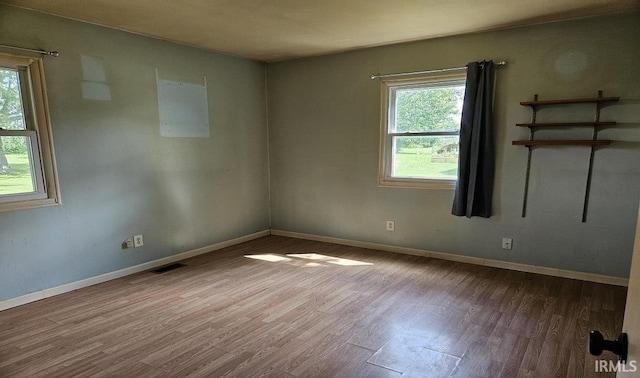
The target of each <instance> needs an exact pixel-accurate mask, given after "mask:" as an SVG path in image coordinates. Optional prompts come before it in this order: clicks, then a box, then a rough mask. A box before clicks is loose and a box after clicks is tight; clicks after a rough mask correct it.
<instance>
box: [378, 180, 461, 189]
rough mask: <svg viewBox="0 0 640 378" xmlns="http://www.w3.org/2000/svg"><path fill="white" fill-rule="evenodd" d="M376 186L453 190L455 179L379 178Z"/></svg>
mask: <svg viewBox="0 0 640 378" xmlns="http://www.w3.org/2000/svg"><path fill="white" fill-rule="evenodd" d="M378 186H379V187H382V188H400V189H435V190H455V189H456V180H433V179H432V180H429V179H400V178H394V179H380V180H378Z"/></svg>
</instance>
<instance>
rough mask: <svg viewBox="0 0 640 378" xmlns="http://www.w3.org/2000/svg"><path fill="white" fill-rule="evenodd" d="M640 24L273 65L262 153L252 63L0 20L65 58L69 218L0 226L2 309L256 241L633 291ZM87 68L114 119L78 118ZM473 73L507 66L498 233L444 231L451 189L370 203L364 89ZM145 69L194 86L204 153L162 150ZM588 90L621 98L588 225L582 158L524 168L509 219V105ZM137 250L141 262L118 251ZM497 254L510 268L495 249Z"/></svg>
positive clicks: (481, 225)
mask: <svg viewBox="0 0 640 378" xmlns="http://www.w3.org/2000/svg"><path fill="white" fill-rule="evenodd" d="M639 21H640V15H639V14H637V13H636V14H627V15H620V16H613V17H604V18H595V19H586V20H579V21H572V22H563V23H556V24H547V25H540V26H535V27H527V28H518V29H511V30H504V31H499V32H488V33H480V34H474V35H465V36H457V37H450V38H442V39H436V40H430V41H423V42H416V43H408V44H399V45H393V46H387V47H380V48H373V49H366V50H360V51H355V52H349V53H343V54H336V55H331V56H324V57H317V58H309V59H300V60H293V61H287V62H281V63H275V64H269V65H267V83H268V110H269V126H268V129H269V132H268V134H267V119H266V113H267V112H266V101H265V91H266V86H267V85H266V84H267V83H265V76H264V73H265V65H264V64H262V63H258V62H253V61H250V60H246V59H240V58H234V57H229V56H225V55H221V54H215V53H210V52H205V51H201V50H197V49H193V48H189V47H185V46H180V45H176V44H172V43H168V42H163V41H159V40H154V39H150V38H145V37H141V36H136V35H132V34H128V33H124V32H119V31H114V30H110V29H106V28H101V27H97V26H92V25H88V24H84V23H79V22H74V21H69V20H65V19H62V18H57V17H52V16H47V15H43V14H39V13H35V12H30V11H25V10H20V9H17V8H13V7H7V6H0V43H3V44H9V45H16V46H32V47H41V48H46V49H55V50H59V51H60V53H61V56H60V57H59V58H47V59H46V60H45V71H46V77H47V84H48V93H49V105H50V108H51V119H52V128H53V137H54V142H55V148H56V159H57V163H58V170H59V178H60V187H61V193H62V200H63V205H62V206H57V207H49V208H40V209H33V210H22V211H13V212H3V213H0V283H1V285H0V300H4V299H9V298H14V297H18V296H20V295H24V294H28V293H31V292H35V291H38V290H42V289H46V288H51V287H55V286H58V285H62V284H66V283H70V282H75V281H79V280H82V279H85V278H90V277H94V276H97V275H100V274H104V273H108V272H112V271H115V270H119V269H123V268H127V267H130V266H134V265H137V264H140V263H144V262H147V261H152V260H157V259H160V258H163V257H167V256H170V255H174V254H177V253H180V252H184V251H188V250H191V249H194V248H199V247H203V246H207V245H210V244H214V243H216V242H220V241H225V240H229V239H232V238H235V237H238V236H243V235H247V234H251V233H254V232H256V231H261V230H264V229H268V228H269V227H271V228H273V229H280V230H288V231H297V232H305V233H311V234H317V235H326V236H333V237H341V238H348V239H354V240H360V241H369V242H376V243H383V244H390V245H397V246H406V247H413V248H421V249H427V250H433V251H438V252H447V253H453V254H459V255H467V256H476V257H483V258H490V259H498V260H505V261H513V262H519V263H525V264H534V265H541V266H546V267H554V268H562V269H570V270H576V271H584V272H593V273H602V274H607V275H613V276H621V277H626V276H627V275H628V270H629V269H628V266H629V261H630V256H631V251H632V243H633V231H634V225H635V216H636V212H637V206H638V199H639V196H640V191H639V190H638V188H640V165H639V164H638V162H639V161H640V148H638V147H639V145H640V75H639V74H638V73H637V70H635V69H634V68H633V66H634V64H635V63H637V62H639V61H640V49H638V47H637V42H638V41H640V29H638V28H637V25H638V24H639ZM81 55H89V56H93V57H98V58H100V59H101V60H102V62H104V65H105V69H106V74H107V84H108V85H109V87H110V90H111V101H95V100H86V99H83V97H82V92H81V84H82V80H83V76H82V67H81ZM480 59H497V60H502V59H505V60H508V61H509V65H508V67H506V68H504V69H501V70H500V71H499V73H498V85H497V93H496V124H497V135H496V137H497V141H498V151H497V152H498V161H497V179H496V188H495V196H494V198H495V206H494V210H495V216H494V217H492V218H490V219H478V218H472V219H466V218H458V217H454V216H452V215H450V208H451V201H452V197H453V192H452V191H449V190H411V189H390V188H379V187H378V186H377V184H376V177H377V169H378V168H377V167H378V138H379V113H380V105H379V100H380V94H379V83H378V82H376V81H371V80H370V79H369V76H370V75H371V74H372V73H388V72H401V71H412V70H422V69H427V68H440V67H451V66H459V65H463V64H465V63H466V62H468V61H472V60H480ZM156 69H158V70H159V71H160V73H161V75H163V77H164V78H169V79H173V80H177V81H185V82H195V83H197V82H198V81H199V80H201V78H202V76H205V75H206V76H207V81H208V91H209V98H208V101H209V117H210V127H211V137H210V138H208V139H198V138H195V139H194V138H162V137H160V133H159V125H158V104H157V92H156V77H155V70H156ZM598 89H601V90H604V91H605V95H616V96H621V97H622V99H623V100H622V101H620V102H619V103H618V104H616V105H613V106H610V107H608V108H606V109H605V110H604V111H603V119H604V120H616V121H618V122H621V124H620V125H619V126H618V127H615V128H610V129H607V130H604V131H602V133H601V135H602V137H606V138H610V139H613V140H617V141H620V142H616V143H615V144H614V145H612V146H610V147H608V148H605V149H602V150H599V151H598V152H597V154H596V160H595V167H594V179H593V187H592V189H593V192H592V198H591V207H590V213H589V219H588V222H587V223H581V222H580V215H581V214H580V212H581V206H582V204H581V201H582V195H583V191H584V180H585V175H586V164H587V160H588V151H587V150H585V149H580V148H554V149H539V150H536V151H535V155H534V163H533V166H532V184H531V192H530V207H529V214H528V216H527V217H526V218H521V217H520V206H521V198H522V187H523V179H524V168H525V164H526V149H525V148H523V147H513V146H511V144H510V143H511V140H513V139H522V138H526V137H527V132H526V130H522V129H518V128H516V127H515V126H514V124H515V123H516V122H527V121H528V120H529V117H530V112H529V110H528V109H526V108H524V107H521V106H519V105H518V102H519V101H522V100H527V99H530V98H531V97H532V96H533V94H534V93H538V94H539V95H540V96H541V98H562V97H573V96H592V95H594V94H595V92H596V91H597V90H598ZM589 111H590V110H589ZM590 117H591V113H589V116H588V118H590ZM582 133H584V130H568V131H567V132H565V133H564V135H565V136H568V137H576V136H584V135H582ZM578 134H580V135H578ZM547 137H549V136H548V135H547ZM586 137H589V135H587V136H586ZM268 146H269V147H268ZM269 159H270V160H271V165H270V166H269ZM269 175H270V177H271V182H270V183H269ZM269 185H270V186H271V193H269ZM269 197H271V199H269ZM270 208H271V209H270ZM270 210H271V213H272V214H271V216H272V218H271V224H270V220H269V212H270ZM386 220H394V221H395V222H396V231H395V232H393V233H389V232H387V231H385V230H384V227H385V221H386ZM135 234H143V235H144V239H145V246H144V247H143V248H138V249H129V250H122V249H121V247H120V243H121V242H122V241H123V240H125V239H126V238H128V237H131V236H132V235H135ZM503 237H511V238H513V239H514V249H513V251H511V252H505V251H503V250H502V249H501V248H500V241H501V239H502V238H503Z"/></svg>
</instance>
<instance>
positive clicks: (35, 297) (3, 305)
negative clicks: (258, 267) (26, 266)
mask: <svg viewBox="0 0 640 378" xmlns="http://www.w3.org/2000/svg"><path fill="white" fill-rule="evenodd" d="M269 234H270V231H269V230H264V231H259V232H256V233H253V234H249V235H245V236H241V237H238V238H235V239H231V240H227V241H223V242H220V243H216V244H212V245H208V246H205V247H202V248H197V249H193V250H191V251H186V252H183V253H179V254H177V255H172V256H168V257H164V258H161V259H158V260H153V261H149V262H146V263H144V264H139V265H135V266H131V267H129V268H125V269H120V270H116V271H115V272H109V273H105V274H101V275H99V276H95V277H91V278H87V279H84V280H80V281H76V282H70V283H68V284H64V285H60V286H56V287H52V288H49V289H44V290H40V291H36V292H34V293H29V294H25V295H22V296H19V297H16V298H10V299H5V300H3V301H0V311H2V310H6V309H9V308H12V307H17V306H20V305H23V304H27V303H31V302H35V301H39V300H41V299H44V298H49V297H53V296H55V295H58V294H63V293H68V292H70V291H73V290H78V289H82V288H84V287H88V286H92V285H96V284H99V283H103V282H107V281H111V280H115V279H116V278H121V277H125V276H128V275H131V274H135V273H139V272H144V271H145V270H149V269H153V268H157V267H159V266H162V265H166V264H170V263H173V262H176V261H180V260H184V259H187V258H189V257H194V256H198V255H202V254H204V253H208V252H212V251H215V250H218V249H222V248H226V247H230V246H233V245H236V244H240V243H244V242H247V241H250V240H254V239H258V238H261V237H264V236H268V235H269Z"/></svg>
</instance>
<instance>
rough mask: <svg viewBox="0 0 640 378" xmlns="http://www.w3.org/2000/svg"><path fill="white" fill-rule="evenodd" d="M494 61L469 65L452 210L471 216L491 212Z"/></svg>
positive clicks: (486, 214)
mask: <svg viewBox="0 0 640 378" xmlns="http://www.w3.org/2000/svg"><path fill="white" fill-rule="evenodd" d="M493 78H494V64H493V62H492V61H489V62H486V61H483V62H472V63H469V64H468V65H467V84H466V88H465V93H464V104H463V106H462V121H461V123H460V152H459V163H458V182H457V184H456V193H455V198H454V200H453V210H452V211H451V213H452V214H453V215H458V216H466V217H467V218H471V217H473V216H479V217H484V218H489V217H490V216H491V197H492V194H493V176H494V170H495V168H494V166H495V152H494V141H493V139H494V138H493V117H492V108H493Z"/></svg>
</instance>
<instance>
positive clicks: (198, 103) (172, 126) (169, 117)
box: [156, 70, 209, 138]
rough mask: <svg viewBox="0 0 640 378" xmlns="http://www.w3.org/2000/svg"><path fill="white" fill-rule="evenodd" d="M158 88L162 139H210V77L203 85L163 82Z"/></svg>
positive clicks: (160, 79)
mask: <svg viewBox="0 0 640 378" xmlns="http://www.w3.org/2000/svg"><path fill="white" fill-rule="evenodd" d="M156 81H157V86H158V112H159V116H160V135H161V136H163V137H173V138H175V137H186V138H208V137H209V104H208V100H207V77H206V76H204V77H203V83H202V84H194V83H186V82H181V81H174V80H167V79H162V78H160V74H159V73H158V70H156Z"/></svg>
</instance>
